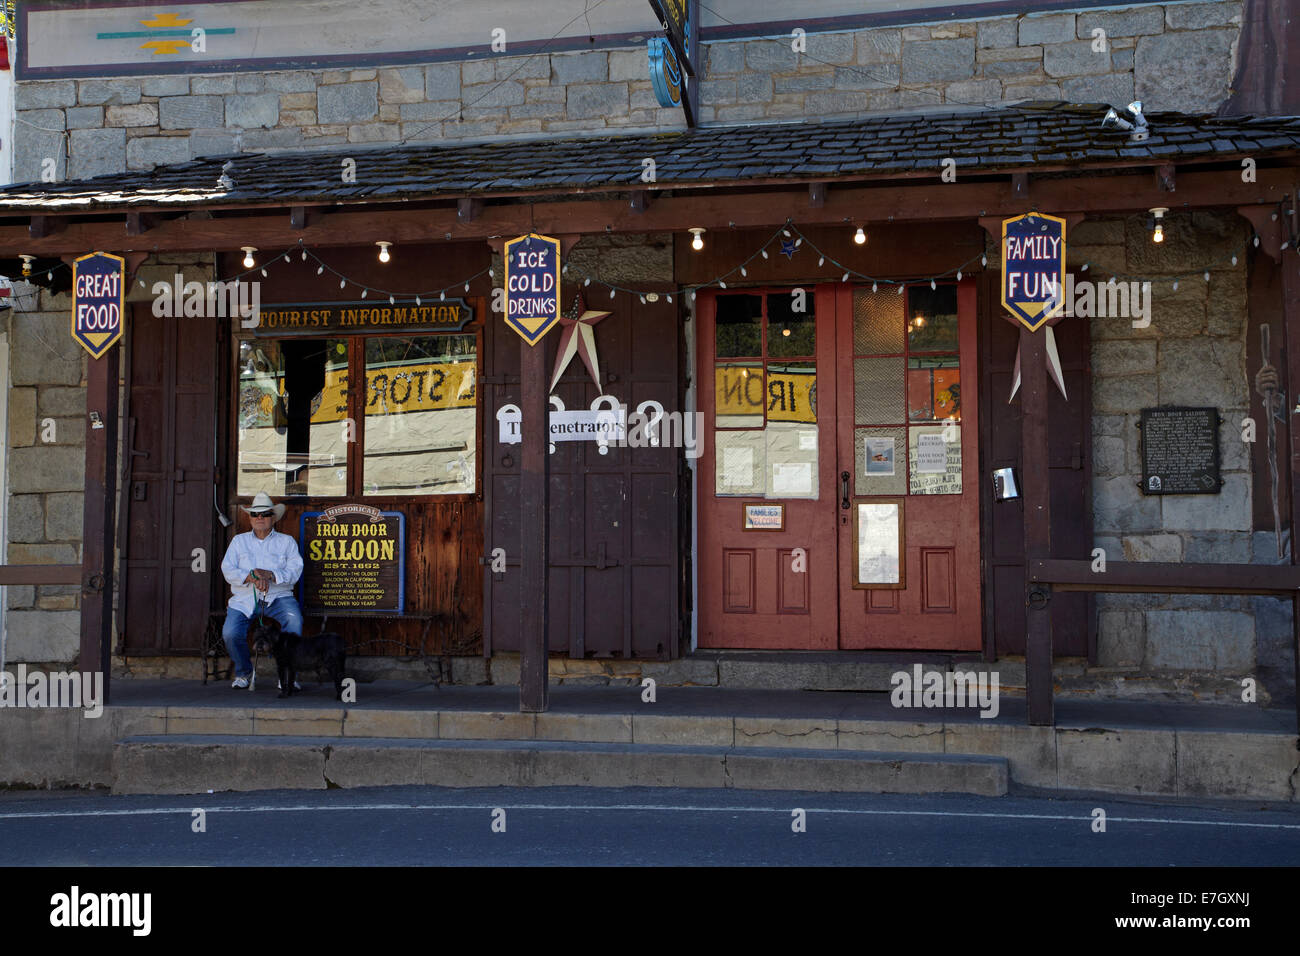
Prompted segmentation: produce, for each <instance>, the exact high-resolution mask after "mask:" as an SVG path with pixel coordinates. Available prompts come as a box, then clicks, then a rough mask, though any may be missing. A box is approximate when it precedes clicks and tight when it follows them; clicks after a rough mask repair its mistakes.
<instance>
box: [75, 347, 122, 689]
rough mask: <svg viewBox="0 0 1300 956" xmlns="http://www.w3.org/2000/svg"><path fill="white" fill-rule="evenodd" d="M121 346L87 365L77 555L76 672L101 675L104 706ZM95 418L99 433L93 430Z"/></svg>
mask: <svg viewBox="0 0 1300 956" xmlns="http://www.w3.org/2000/svg"><path fill="white" fill-rule="evenodd" d="M121 350H122V346H121V345H120V344H119V345H114V346H112V347H111V348H110V349H109V350H108V352H107V353H105V355H104V357H103V358H100V359H90V360H89V363H88V364H89V370H88V372H87V373H86V380H87V381H86V415H87V422H86V498H85V504H84V506H83V511H82V516H83V523H82V527H83V528H84V532H83V534H82V551H81V656H80V658H79V659H78V665H77V666H78V668H79V669H80V670H81V671H82V672H83V673H85V672H90V673H93V672H94V671H97V670H98V671H99V672H100V673H102V674H103V675H104V703H108V702H109V700H110V697H109V693H110V692H109V675H110V674H111V672H112V653H113V645H112V640H113V553H114V544H115V541H114V537H115V532H116V528H117V524H116V512H115V508H116V505H117V412H118V408H117V399H118V382H117V378H118V362H119V353H120V352H121ZM96 418H98V420H99V422H98V423H99V425H100V427H95V426H96V421H95V419H96Z"/></svg>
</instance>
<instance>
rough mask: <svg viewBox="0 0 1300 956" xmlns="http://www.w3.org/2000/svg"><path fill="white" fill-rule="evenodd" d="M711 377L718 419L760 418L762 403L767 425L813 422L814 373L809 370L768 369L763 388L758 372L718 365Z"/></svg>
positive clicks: (760, 370)
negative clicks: (750, 416) (725, 417)
mask: <svg viewBox="0 0 1300 956" xmlns="http://www.w3.org/2000/svg"><path fill="white" fill-rule="evenodd" d="M714 374H715V378H714V388H715V391H714V394H715V395H716V396H717V403H718V408H717V414H718V415H719V416H723V415H761V414H763V406H764V403H766V405H767V420H768V421H770V422H815V421H817V373H816V371H814V370H813V369H799V370H795V371H777V370H776V369H773V368H769V369H768V370H767V384H766V388H764V383H763V370H762V369H760V368H750V367H746V366H738V365H719V366H718V367H717V369H716V371H715V373H714Z"/></svg>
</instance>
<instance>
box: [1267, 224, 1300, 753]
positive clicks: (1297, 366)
mask: <svg viewBox="0 0 1300 956" xmlns="http://www.w3.org/2000/svg"><path fill="white" fill-rule="evenodd" d="M1293 201H1294V199H1293ZM1281 271H1282V347H1283V349H1284V350H1285V353H1284V354H1285V355H1286V379H1285V382H1286V383H1288V384H1286V386H1285V387H1286V389H1287V399H1288V401H1287V405H1288V407H1287V415H1286V419H1287V438H1288V443H1287V444H1288V446H1289V447H1290V449H1291V460H1290V461H1289V462H1287V467H1288V468H1289V469H1290V480H1289V481H1288V482H1287V486H1288V489H1289V491H1290V501H1289V502H1287V503H1286V508H1287V511H1286V515H1287V518H1288V519H1290V520H1289V522H1288V523H1289V524H1290V528H1291V535H1290V543H1291V546H1290V551H1291V567H1292V569H1295V568H1296V565H1297V563H1298V561H1297V559H1298V558H1300V556H1298V555H1297V554H1296V540H1295V536H1296V529H1297V528H1300V484H1297V483H1298V482H1300V415H1297V413H1296V411H1295V409H1296V408H1297V407H1300V396H1298V395H1297V394H1296V392H1297V389H1300V275H1297V272H1296V269H1295V266H1294V260H1292V262H1291V263H1290V264H1289V265H1287V266H1286V267H1285V268H1283V269H1282V270H1281ZM1279 470H1280V469H1279ZM1261 570H1262V569H1261ZM1291 657H1292V659H1293V660H1294V661H1295V676H1296V679H1297V681H1300V591H1297V592H1295V593H1293V594H1292V596H1291ZM1296 687H1300V683H1297V684H1296ZM1296 733H1297V734H1298V735H1300V696H1297V699H1296Z"/></svg>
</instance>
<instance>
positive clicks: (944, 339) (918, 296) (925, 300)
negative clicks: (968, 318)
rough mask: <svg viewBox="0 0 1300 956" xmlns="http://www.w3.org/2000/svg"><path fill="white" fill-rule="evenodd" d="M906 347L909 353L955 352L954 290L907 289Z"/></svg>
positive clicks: (955, 288)
mask: <svg viewBox="0 0 1300 956" xmlns="http://www.w3.org/2000/svg"><path fill="white" fill-rule="evenodd" d="M907 347H908V350H909V351H912V352H955V351H957V287H956V286H955V285H941V286H939V287H938V288H937V289H931V288H930V287H929V286H925V285H917V286H909V287H908V289H907Z"/></svg>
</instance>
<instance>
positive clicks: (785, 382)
mask: <svg viewBox="0 0 1300 956" xmlns="http://www.w3.org/2000/svg"><path fill="white" fill-rule="evenodd" d="M767 420H768V421H769V422H815V421H817V365H816V363H815V362H768V363H767Z"/></svg>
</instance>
